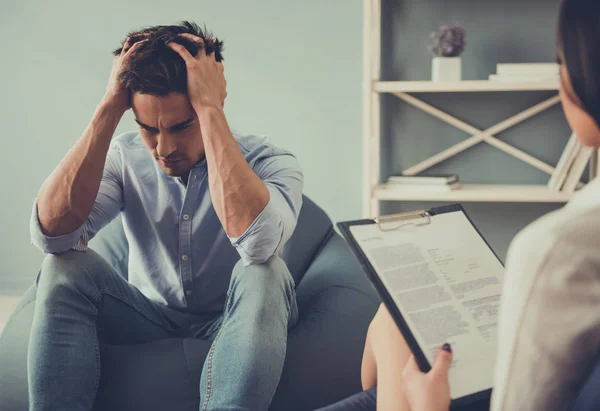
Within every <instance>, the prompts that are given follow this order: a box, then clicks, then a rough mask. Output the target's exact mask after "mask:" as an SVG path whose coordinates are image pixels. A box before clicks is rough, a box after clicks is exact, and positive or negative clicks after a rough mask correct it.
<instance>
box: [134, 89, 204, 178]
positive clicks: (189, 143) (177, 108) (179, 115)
mask: <svg viewBox="0 0 600 411" xmlns="http://www.w3.org/2000/svg"><path fill="white" fill-rule="evenodd" d="M131 108H132V110H133V113H134V116H135V121H136V123H138V125H139V128H140V134H141V136H142V139H143V140H144V143H146V146H148V149H149V150H150V152H151V153H152V156H153V157H154V159H155V160H156V161H157V162H158V165H159V166H160V168H161V169H162V170H163V171H164V172H165V173H166V174H168V175H170V176H173V177H180V176H185V175H186V174H187V172H188V171H189V170H190V169H191V168H192V167H193V166H194V164H196V163H197V162H198V161H200V160H202V159H204V144H203V142H202V135H201V133H200V124H199V123H198V117H197V116H196V112H195V111H194V109H193V108H192V105H191V104H190V100H189V99H188V96H187V95H186V94H181V93H170V94H169V95H168V96H166V97H157V96H153V95H150V94H138V93H135V94H134V95H133V97H132V107H131Z"/></svg>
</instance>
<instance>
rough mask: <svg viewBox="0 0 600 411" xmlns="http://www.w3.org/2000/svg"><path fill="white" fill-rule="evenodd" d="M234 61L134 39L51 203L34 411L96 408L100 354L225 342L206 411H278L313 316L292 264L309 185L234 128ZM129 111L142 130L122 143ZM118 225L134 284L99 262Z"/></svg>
mask: <svg viewBox="0 0 600 411" xmlns="http://www.w3.org/2000/svg"><path fill="white" fill-rule="evenodd" d="M221 50H222V42H220V41H219V40H218V39H216V38H214V37H213V36H212V35H210V34H208V33H205V32H203V31H202V30H201V29H200V28H199V27H198V26H197V25H195V24H193V23H189V22H182V23H181V25H175V26H155V27H150V28H145V29H143V30H141V31H137V32H135V33H132V34H131V35H130V36H129V37H128V38H127V40H126V41H125V42H124V43H123V45H122V47H121V48H119V49H118V50H116V51H115V60H114V64H113V70H112V74H111V76H110V81H109V85H108V88H107V91H106V94H105V96H104V98H103V99H102V100H101V102H100V104H99V105H98V107H97V110H96V112H95V114H94V116H93V118H92V120H91V122H90V124H89V126H88V127H87V129H86V130H85V131H84V133H83V135H82V136H81V137H80V138H79V140H78V141H77V142H76V143H75V144H74V146H73V147H72V148H71V150H70V151H69V152H68V153H67V154H66V155H65V157H64V158H63V160H62V161H61V162H60V164H59V165H58V167H57V168H56V169H55V170H54V172H53V173H52V174H51V175H50V176H49V178H48V179H47V180H46V181H45V183H44V184H43V186H42V188H41V189H40V192H39V194H38V197H37V199H36V202H35V205H34V209H33V213H32V219H31V236H32V241H33V243H34V244H35V245H36V246H38V247H39V248H41V249H42V250H43V251H45V252H46V253H50V254H53V255H51V256H48V257H47V258H46V259H45V260H44V263H43V265H42V268H41V270H40V273H39V275H38V279H37V302H36V307H35V315H34V320H33V327H32V334H31V340H30V346H29V354H28V376H29V393H30V410H34V411H39V410H63V411H66V410H91V409H92V408H93V404H94V398H95V394H96V391H97V388H98V384H99V378H100V352H99V348H98V340H102V341H106V342H109V343H113V344H139V343H143V342H149V341H153V340H157V339H162V338H170V337H197V338H203V339H209V340H211V341H212V346H211V349H210V351H209V353H208V357H207V359H206V361H205V364H204V369H203V372H202V378H201V381H200V399H201V403H200V408H201V409H202V410H223V409H236V410H253V411H255V410H266V409H267V408H268V406H269V404H270V402H271V399H272V397H273V395H274V393H275V389H276V387H277V384H278V382H279V378H280V376H281V372H282V369H283V362H284V358H285V352H286V343H287V331H288V328H289V327H291V326H293V325H294V324H295V322H296V320H297V317H298V309H297V305H296V297H295V291H294V287H295V285H294V281H293V279H292V277H291V275H290V273H289V271H288V269H287V267H286V265H285V263H284V262H283V260H281V258H280V257H279V254H280V251H281V250H282V248H283V246H284V244H285V243H286V241H287V240H288V239H289V238H290V236H291V234H292V232H293V231H294V228H295V226H296V221H297V217H298V214H299V211H300V208H301V203H302V187H303V175H302V171H301V168H300V166H299V164H298V162H297V160H296V158H295V157H294V156H293V155H292V154H291V153H289V152H287V151H284V150H281V149H279V148H276V147H274V146H272V145H271V144H270V143H269V142H267V141H266V140H265V139H262V138H258V137H255V136H245V135H238V134H237V133H232V131H231V130H230V128H229V126H228V124H227V120H226V118H225V114H224V112H223V104H224V100H225V97H226V95H227V93H226V81H225V77H224V71H223V65H222V64H221V61H222V54H221ZM129 108H131V109H132V111H133V114H134V116H135V121H136V122H137V123H138V125H139V132H130V133H125V134H123V135H120V136H118V137H116V138H114V139H113V138H112V137H113V134H114V132H115V129H116V127H117V125H118V124H119V121H120V120H121V118H122V116H123V114H124V113H125V112H126V111H127V110H128V109H129ZM111 140H112V141H111ZM119 213H122V215H123V224H124V228H125V233H126V235H127V240H128V242H129V270H128V274H129V282H127V281H126V280H124V279H123V278H122V277H121V276H120V275H119V274H118V273H117V272H116V271H114V270H113V269H112V268H111V267H110V266H109V264H108V263H107V262H105V261H104V260H103V259H102V258H101V257H100V256H99V255H98V254H96V253H95V252H93V251H92V250H88V248H87V244H88V241H89V240H90V239H91V238H92V237H93V236H94V235H95V234H96V233H97V232H98V231H99V230H100V229H102V227H104V226H105V225H106V224H107V223H108V222H109V221H111V220H112V219H114V218H115V217H116V216H117V215H118V214H119ZM236 251H237V253H236ZM238 254H239V256H238ZM240 257H241V258H240ZM238 260H239V261H238ZM236 262H237V264H236Z"/></svg>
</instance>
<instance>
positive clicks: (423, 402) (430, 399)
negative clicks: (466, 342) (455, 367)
mask: <svg viewBox="0 0 600 411" xmlns="http://www.w3.org/2000/svg"><path fill="white" fill-rule="evenodd" d="M451 363H452V349H451V348H450V344H444V345H443V347H441V348H440V349H439V351H438V353H437V357H436V359H435V363H434V364H433V368H432V369H431V370H430V371H429V372H428V373H427V374H425V373H423V372H421V370H420V369H419V366H418V365H417V362H416V361H415V357H414V355H413V356H411V357H410V359H409V360H408V362H407V363H406V366H405V367H404V371H403V372H402V379H403V384H402V387H403V389H404V396H405V397H406V400H407V401H408V404H409V406H410V409H411V410H412V411H448V409H449V408H450V384H449V382H448V371H449V369H450V364H451Z"/></svg>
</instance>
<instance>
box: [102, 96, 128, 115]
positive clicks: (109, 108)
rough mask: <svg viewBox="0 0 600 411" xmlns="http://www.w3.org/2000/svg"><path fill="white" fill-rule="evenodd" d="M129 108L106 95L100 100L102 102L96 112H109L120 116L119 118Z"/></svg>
mask: <svg viewBox="0 0 600 411" xmlns="http://www.w3.org/2000/svg"><path fill="white" fill-rule="evenodd" d="M127 110H128V108H126V107H123V106H121V105H120V104H118V103H116V102H115V101H114V100H112V99H111V98H110V97H108V96H104V98H103V99H102V100H101V101H100V104H98V107H97V109H96V112H98V113H104V114H108V115H111V116H118V117H119V118H121V117H122V116H123V114H125V112H126V111H127Z"/></svg>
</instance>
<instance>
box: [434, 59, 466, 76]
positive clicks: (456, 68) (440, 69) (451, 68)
mask: <svg viewBox="0 0 600 411" xmlns="http://www.w3.org/2000/svg"><path fill="white" fill-rule="evenodd" d="M461 79H462V61H461V58H460V57H434V58H433V61H432V62H431V80H432V81H461Z"/></svg>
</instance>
